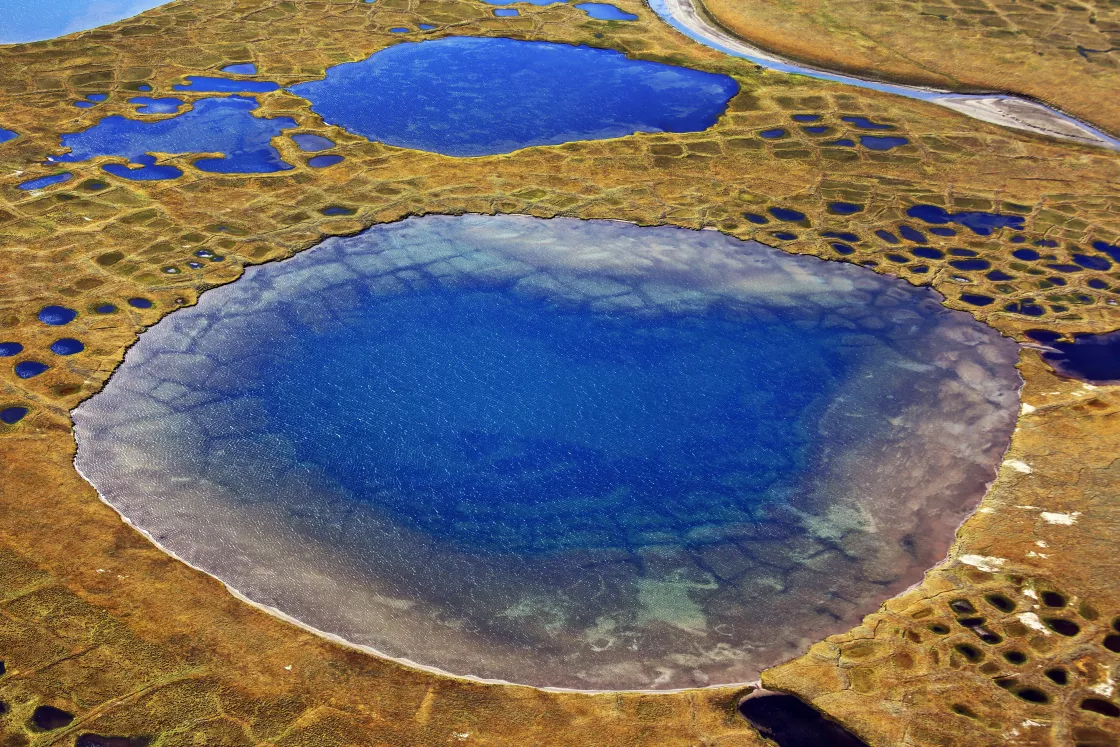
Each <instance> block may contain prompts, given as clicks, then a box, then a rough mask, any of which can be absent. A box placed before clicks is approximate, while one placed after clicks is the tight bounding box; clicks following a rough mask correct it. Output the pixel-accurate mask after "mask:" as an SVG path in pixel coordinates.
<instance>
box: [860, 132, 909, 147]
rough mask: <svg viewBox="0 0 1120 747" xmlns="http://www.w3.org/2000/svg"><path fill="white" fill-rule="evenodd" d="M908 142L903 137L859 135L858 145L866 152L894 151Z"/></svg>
mask: <svg viewBox="0 0 1120 747" xmlns="http://www.w3.org/2000/svg"><path fill="white" fill-rule="evenodd" d="M909 142H910V141H909V140H907V139H906V138H904V137H886V136H880V135H860V136H859V144H860V145H862V146H863V147H864V148H867V149H868V150H894V149H895V148H900V147H902V146H903V145H906V144H908V143H909Z"/></svg>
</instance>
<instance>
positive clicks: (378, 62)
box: [290, 37, 739, 156]
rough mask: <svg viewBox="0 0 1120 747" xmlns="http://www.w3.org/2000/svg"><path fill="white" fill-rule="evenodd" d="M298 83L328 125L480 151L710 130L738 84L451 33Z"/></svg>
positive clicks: (446, 149)
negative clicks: (648, 134) (456, 35)
mask: <svg viewBox="0 0 1120 747" xmlns="http://www.w3.org/2000/svg"><path fill="white" fill-rule="evenodd" d="M290 90H291V91H292V92H293V93H295V94H296V95H298V96H302V97H304V98H306V99H307V100H309V101H310V102H311V108H312V110H313V111H315V112H316V113H318V114H319V115H320V116H322V117H323V119H324V120H326V121H327V122H328V123H330V124H336V125H339V126H341V127H344V128H345V129H347V130H349V131H350V132H353V133H355V134H358V135H362V136H364V137H367V138H369V139H370V140H376V141H379V142H383V143H387V144H389V145H398V146H401V147H403V148H414V149H418V150H427V151H434V152H436V153H444V154H446V155H452V156H481V155H489V154H494V153H506V152H509V151H512V150H517V149H518V148H525V147H528V146H531V145H556V144H559V143H565V142H569V141H572V140H596V139H602V138H611V137H621V136H623V135H629V134H632V133H635V132H694V131H698V130H704V129H707V128H708V127H711V126H712V125H713V124H715V122H716V120H717V119H718V118H719V116H720V115H721V114H722V113H723V110H724V108H725V107H726V105H727V102H728V101H729V100H730V99H731V97H732V96H734V95H735V94H736V93H737V92H738V90H739V86H738V84H737V83H736V82H735V81H734V80H733V79H732V78H729V77H728V76H726V75H716V74H713V73H706V72H703V71H700V70H691V69H688V68H682V67H675V66H672V65H664V64H661V63H656V62H648V61H644V60H631V59H627V57H626V56H625V55H624V54H622V53H621V52H615V51H613V50H605V49H593V48H591V47H576V46H570V45H567V44H553V43H548V42H528V41H517V40H514V39H499V38H480V37H449V38H445V39H436V40H432V41H424V42H409V43H403V44H397V45H395V46H392V47H389V48H388V49H384V50H382V51H380V52H377V53H376V54H374V55H372V56H370V57H369V58H367V59H365V60H362V61H361V62H350V63H345V64H342V65H336V66H335V67H332V68H330V69H329V70H328V71H327V76H326V78H324V79H323V80H321V81H313V82H310V83H301V84H299V85H296V86H292V87H291V89H290Z"/></svg>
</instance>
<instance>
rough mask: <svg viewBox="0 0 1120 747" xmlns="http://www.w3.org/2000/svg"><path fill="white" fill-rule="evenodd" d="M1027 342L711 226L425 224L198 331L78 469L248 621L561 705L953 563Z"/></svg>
mask: <svg viewBox="0 0 1120 747" xmlns="http://www.w3.org/2000/svg"><path fill="white" fill-rule="evenodd" d="M1016 353H1017V348H1016V346H1015V344H1014V343H1013V342H1011V341H1010V340H1007V339H1005V338H1002V337H1000V336H999V335H998V333H995V332H994V331H992V330H990V329H989V328H986V327H983V326H981V325H980V324H978V323H977V322H975V321H974V320H972V319H971V318H970V317H968V316H967V315H965V314H961V313H959V312H951V311H948V310H946V309H944V308H943V307H941V306H940V305H939V303H938V300H937V297H936V296H935V294H933V293H932V292H931V291H928V290H925V289H915V288H911V287H909V286H908V285H906V284H904V283H901V282H900V281H897V280H895V279H893V278H888V277H882V276H878V275H875V274H874V273H872V272H869V271H867V270H865V269H863V268H858V267H854V266H850V265H843V264H839V263H826V262H823V261H821V260H818V259H816V258H812V257H796V256H791V255H786V254H783V253H781V252H778V251H777V250H774V249H771V248H769V247H765V246H763V245H761V244H757V243H754V242H742V241H738V240H735V239H732V238H729V237H726V236H723V235H720V234H717V233H714V232H696V231H686V230H683V229H676V228H639V227H637V226H632V225H628V224H621V223H613V222H603V221H587V222H581V221H576V220H568V219H553V220H540V219H534V218H526V217H514V216H505V217H484V216H462V217H427V218H416V219H409V220H406V221H402V222H400V223H397V224H392V225H387V226H379V227H376V228H373V229H370V230H369V231H367V232H365V233H364V234H361V235H359V236H355V237H350V238H338V239H330V240H328V241H326V242H324V243H323V244H322V245H320V246H319V247H317V248H315V249H312V250H309V251H307V252H305V253H303V254H300V255H297V256H296V257H294V258H292V259H289V260H285V261H283V262H279V263H275V264H271V265H265V266H261V267H256V268H250V269H249V270H248V271H247V272H246V275H245V277H244V278H243V279H241V280H239V281H238V282H236V283H234V284H232V285H229V286H226V287H223V288H219V289H215V290H212V291H209V292H207V293H206V294H204V295H203V296H202V298H201V300H200V303H199V304H198V306H196V307H193V308H190V309H184V310H181V311H178V312H175V313H174V314H172V315H171V316H169V317H168V318H166V319H165V320H164V321H162V322H160V323H159V324H157V325H156V326H154V327H153V328H151V329H150V330H148V331H147V332H145V333H144V334H143V335H142V336H141V339H140V342H139V343H138V344H137V345H136V346H135V347H134V348H133V349H132V350H130V351H129V353H128V356H127V357H126V360H125V362H124V363H123V364H122V366H121V368H120V369H119V370H118V371H117V373H115V374H114V376H113V377H112V379H111V381H110V383H109V384H108V386H107V387H106V388H105V390H104V391H103V392H102V393H101V394H99V395H97V396H95V397H94V398H92V399H90V400H89V401H87V402H86V403H85V404H83V405H82V406H81V407H80V408H79V409H78V410H76V411H75V421H76V427H77V434H78V442H79V452H78V458H77V465H78V467H79V469H80V470H81V471H82V473H83V474H84V475H85V476H86V477H87V478H88V479H89V480H90V481H91V482H92V483H93V484H94V485H95V486H96V487H97V488H98V490H99V491H100V492H101V494H102V495H103V496H104V498H105V499H106V500H107V501H108V502H109V503H110V504H111V505H113V506H114V507H116V508H117V509H118V510H119V511H121V513H122V514H123V515H124V516H126V517H128V518H129V519H130V520H131V521H132V522H133V523H134V524H135V525H136V526H138V527H139V528H141V529H143V530H144V531H146V532H148V533H149V534H150V535H151V536H152V537H153V538H154V539H155V540H156V541H157V542H159V543H160V544H161V545H162V546H164V547H166V548H167V549H168V550H170V551H172V552H174V553H175V554H177V555H178V556H180V557H182V558H183V559H185V560H187V561H188V562H190V563H192V564H194V565H196V566H198V567H201V568H203V569H204V570H206V571H208V572H210V573H212V574H214V575H215V576H217V577H218V578H220V579H222V580H223V581H225V582H226V583H228V584H229V585H230V586H231V587H233V588H235V589H237V590H238V591H239V592H241V593H242V594H244V595H245V596H247V597H248V598H250V599H251V600H253V601H255V602H258V603H260V604H264V605H267V606H271V607H275V608H277V609H279V610H280V611H282V612H283V613H285V614H287V615H290V616H292V617H294V618H296V619H298V620H300V621H302V622H304V623H306V624H308V625H311V626H313V627H315V628H318V629H321V630H323V631H326V632H328V633H332V634H335V635H338V636H341V637H342V638H344V639H346V640H348V641H350V642H352V643H355V644H359V645H363V646H368V647H372V648H374V649H376V650H378V651H380V652H383V653H385V654H387V655H390V656H394V657H399V658H405V659H408V660H411V661H414V662H417V663H420V664H422V665H427V666H432V667H436V668H439V669H442V670H445V671H449V672H452V673H455V674H464V675H473V676H478V677H483V678H492V679H502V680H507V681H513V682H520V683H525V684H532V685H539V686H556V687H573V688H580V689H620V688H624V689H658V688H673V687H685V686H694V685H706V684H718V683H727V682H743V681H748V680H751V679H754V678H755V677H757V674H758V672H759V671H760V670H761V669H762V668H764V667H766V666H769V665H771V664H774V663H777V662H779V661H782V660H784V659H786V658H789V657H790V656H793V655H796V654H798V653H800V652H801V651H803V650H804V649H805V648H806V647H807V646H808V644H809V643H811V642H812V641H813V640H816V639H819V638H820V637H823V636H825V635H828V634H830V633H833V632H838V631H840V630H843V629H846V628H848V627H850V626H852V625H853V624H856V623H857V622H858V620H859V619H860V617H861V616H862V615H863V614H865V613H867V612H869V611H871V610H872V609H874V608H875V607H876V606H877V605H878V604H879V603H880V602H881V601H883V600H884V599H886V598H887V597H889V596H890V595H892V594H894V593H897V592H898V591H901V590H902V589H903V588H905V587H906V586H908V585H909V584H911V583H913V582H914V581H916V580H918V579H919V578H920V576H921V573H922V572H923V571H924V570H925V569H926V568H928V567H929V566H931V565H933V564H934V563H935V562H937V560H939V559H940V558H941V557H943V556H944V553H945V551H946V549H947V547H948V545H949V543H950V541H951V540H952V535H953V531H954V529H955V527H956V526H957V525H958V524H959V522H960V521H961V520H962V519H963V518H964V516H965V515H966V514H967V512H968V511H969V510H971V508H972V507H974V505H975V504H976V502H977V501H978V500H979V498H980V497H981V495H982V494H983V491H984V489H985V486H986V484H987V483H988V482H989V481H990V480H991V479H992V478H993V477H994V469H995V467H996V465H997V464H998V462H999V459H1000V457H1001V456H1002V454H1003V451H1004V450H1005V448H1006V445H1007V441H1008V438H1009V436H1010V433H1011V429H1012V428H1013V424H1014V420H1015V414H1016V409H1017V397H1018V386H1019V379H1018V375H1017V373H1016V371H1015V369H1014V364H1015V361H1016Z"/></svg>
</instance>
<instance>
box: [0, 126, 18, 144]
mask: <svg viewBox="0 0 1120 747" xmlns="http://www.w3.org/2000/svg"><path fill="white" fill-rule="evenodd" d="M17 137H19V133H18V132H16V131H15V130H5V129H4V128H3V127H0V143H6V142H8V141H9V140H15V139H16V138H17Z"/></svg>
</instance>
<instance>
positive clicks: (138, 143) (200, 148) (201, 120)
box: [53, 96, 296, 179]
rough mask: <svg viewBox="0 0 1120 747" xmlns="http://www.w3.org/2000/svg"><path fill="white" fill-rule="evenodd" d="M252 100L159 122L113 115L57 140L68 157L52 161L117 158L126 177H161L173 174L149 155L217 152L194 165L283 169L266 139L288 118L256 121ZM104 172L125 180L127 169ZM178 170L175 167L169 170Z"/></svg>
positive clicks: (200, 107)
mask: <svg viewBox="0 0 1120 747" xmlns="http://www.w3.org/2000/svg"><path fill="white" fill-rule="evenodd" d="M257 107H258V104H257V102H256V100H254V99H251V98H247V97H243V96H229V97H226V98H206V99H199V100H198V101H196V102H195V103H194V108H193V109H191V110H190V111H187V112H184V113H183V114H180V115H178V116H176V117H170V118H168V119H163V120H159V121H155V122H152V121H147V120H136V119H128V118H126V117H122V116H119V115H113V116H111V117H105V118H104V119H102V120H101V121H100V122H98V123H97V124H96V125H94V126H93V127H91V128H89V129H88V130H85V131H83V132H77V133H74V134H71V135H63V136H62V145H63V147H67V148H70V151H71V152H70V153H68V154H66V155H64V156H56V157H55V158H54V159H53V160H54V161H56V162H73V161H85V160H87V159H90V158H93V157H94V156H121V157H123V158H127V159H129V161H130V162H131V165H132V166H134V167H143V168H148V169H149V170H148V171H147V172H145V171H137V172H135V173H133V174H132V176H130V177H129V178H134V179H166V178H174V176H178V174H177V173H172V172H171V171H168V170H167V169H172V168H174V167H154V166H152V164H154V163H155V161H154V159H153V158H151V157H150V156H148V154H150V153H155V152H160V153H222V154H224V156H222V157H218V158H201V159H199V160H197V161H195V162H194V167H195V168H197V169H200V170H202V171H211V172H217V173H223V174H228V173H237V174H257V173H266V172H271V171H284V170H287V169H290V168H292V166H291V165H290V164H288V163H286V162H284V160H283V159H281V158H280V153H279V152H278V151H277V150H276V149H275V148H273V147H272V145H271V144H270V141H271V140H272V138H274V137H276V136H277V135H279V134H280V132H281V131H282V130H285V129H291V128H293V127H295V126H296V122H295V120H293V119H289V118H287V117H276V118H273V119H262V118H260V117H254V116H253V115H252V112H253V110H255V109H256V108H257ZM104 168H105V170H106V171H109V172H110V173H115V174H117V175H118V176H129V174H128V172H127V171H126V169H127V167H125V166H122V165H120V164H117V165H116V166H115V167H110V166H106V167H104ZM174 171H178V169H174Z"/></svg>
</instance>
